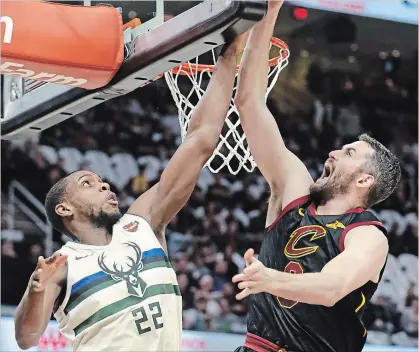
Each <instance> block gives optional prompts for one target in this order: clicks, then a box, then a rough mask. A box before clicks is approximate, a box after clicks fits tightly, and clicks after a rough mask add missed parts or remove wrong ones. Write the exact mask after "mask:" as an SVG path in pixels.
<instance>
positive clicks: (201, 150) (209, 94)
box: [128, 36, 245, 244]
mask: <svg viewBox="0 0 419 352" xmlns="http://www.w3.org/2000/svg"><path fill="white" fill-rule="evenodd" d="M244 43H245V38H244V37H243V36H241V37H238V38H237V39H236V40H235V41H234V42H233V43H232V44H231V45H230V46H229V47H228V48H227V50H226V51H225V52H224V54H223V55H222V56H220V57H219V59H218V62H217V65H216V68H215V72H214V73H213V75H212V78H211V81H210V83H209V84H208V87H207V90H206V92H205V95H204V96H203V97H202V98H201V100H200V102H199V103H198V105H197V107H196V109H195V111H194V113H193V116H192V118H191V121H190V124H189V129H188V134H187V136H186V138H185V140H184V141H183V143H182V144H181V145H180V146H179V148H178V149H177V151H176V152H175V154H174V155H173V157H172V158H171V160H170V161H169V163H168V165H167V166H166V168H165V170H164V172H163V174H162V176H161V178H160V182H159V183H158V184H157V185H155V186H154V187H153V188H152V189H150V190H149V191H148V192H146V193H145V194H144V195H142V196H141V197H140V198H139V199H138V200H137V201H136V202H135V203H134V204H133V205H132V206H131V208H130V209H129V210H128V212H129V213H131V214H137V215H140V216H144V217H146V218H148V219H149V220H150V221H151V225H152V227H153V229H154V231H155V233H156V235H157V236H159V235H161V234H163V230H164V228H165V226H166V225H167V224H168V223H169V222H170V221H171V220H172V219H173V217H174V216H175V215H176V214H177V213H178V212H179V211H180V210H181V209H182V207H183V206H184V205H185V203H186V202H187V200H188V199H189V197H190V195H191V193H192V191H193V189H194V187H195V185H196V182H197V180H198V177H199V174H200V172H201V169H202V167H203V166H204V165H205V163H206V162H207V161H208V159H209V158H210V156H211V155H212V153H213V151H214V149H215V147H216V145H217V142H218V139H219V136H220V133H221V129H222V126H223V124H224V120H225V118H226V116H227V111H228V108H229V104H230V101H231V98H232V93H233V84H234V77H235V67H236V64H237V55H238V53H240V51H241V50H242V48H243V45H244ZM159 239H160V242H162V241H164V236H161V238H159ZM162 244H163V243H162Z"/></svg>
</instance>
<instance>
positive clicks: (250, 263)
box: [233, 249, 272, 300]
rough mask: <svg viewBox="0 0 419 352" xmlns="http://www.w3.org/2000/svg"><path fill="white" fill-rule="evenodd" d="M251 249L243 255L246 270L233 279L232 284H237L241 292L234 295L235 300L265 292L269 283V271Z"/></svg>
mask: <svg viewBox="0 0 419 352" xmlns="http://www.w3.org/2000/svg"><path fill="white" fill-rule="evenodd" d="M254 253H255V252H254V250H253V249H248V250H247V251H246V253H245V254H244V259H245V260H246V268H245V269H244V270H243V273H242V274H238V275H235V276H234V277H233V282H234V283H237V282H238V283H239V285H238V287H239V288H240V289H241V290H242V291H241V292H240V293H238V294H237V295H236V299H238V300H241V299H243V298H245V297H247V296H249V295H251V294H255V293H260V292H267V289H268V287H269V283H270V282H271V280H272V279H271V277H270V269H268V268H266V267H265V266H264V265H263V264H262V263H261V262H260V261H259V260H257V259H256V258H255V257H254V256H253V255H254Z"/></svg>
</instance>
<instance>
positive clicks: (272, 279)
mask: <svg viewBox="0 0 419 352" xmlns="http://www.w3.org/2000/svg"><path fill="white" fill-rule="evenodd" d="M266 269H267V277H268V282H267V287H266V288H265V291H266V292H267V293H270V294H271V295H276V293H275V292H276V291H277V290H278V286H280V284H279V281H280V280H281V277H280V274H281V272H279V271H277V270H275V269H271V268H266Z"/></svg>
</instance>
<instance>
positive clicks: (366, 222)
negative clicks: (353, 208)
mask: <svg viewBox="0 0 419 352" xmlns="http://www.w3.org/2000/svg"><path fill="white" fill-rule="evenodd" d="M360 226H373V227H376V228H377V229H379V230H380V231H381V232H383V233H384V234H386V233H387V232H386V229H385V227H384V225H383V223H382V222H381V220H380V218H379V217H378V215H377V214H376V213H375V212H374V211H373V210H371V209H361V208H360V209H359V211H357V212H355V213H353V214H352V216H351V218H350V221H349V223H348V227H349V230H350V229H352V228H356V227H360Z"/></svg>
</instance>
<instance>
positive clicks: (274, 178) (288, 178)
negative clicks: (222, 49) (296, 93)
mask: <svg viewBox="0 0 419 352" xmlns="http://www.w3.org/2000/svg"><path fill="white" fill-rule="evenodd" d="M282 3H283V1H273V0H272V1H270V2H269V9H268V12H267V15H266V16H265V18H264V19H263V20H262V21H261V22H259V23H258V24H257V25H256V26H255V27H253V29H252V31H251V33H250V38H249V42H248V43H247V45H246V49H245V52H244V55H243V58H242V61H241V63H240V66H241V67H240V74H239V83H238V89H237V95H236V98H235V103H236V106H237V109H238V111H239V114H240V120H241V123H242V126H243V130H244V132H245V134H246V138H247V141H248V143H249V147H250V151H251V153H252V155H253V157H254V159H255V162H256V164H257V165H258V167H259V170H260V172H261V173H262V175H263V176H264V177H265V179H266V181H267V182H268V183H269V185H270V188H271V199H270V201H269V208H268V216H267V219H266V225H270V224H271V223H272V222H273V221H274V220H275V219H276V217H277V216H278V215H279V213H280V211H281V209H282V208H284V207H285V206H286V205H288V204H289V203H290V202H292V201H293V200H295V199H296V198H299V197H302V196H304V195H307V194H308V193H309V187H310V185H311V184H312V183H313V180H312V178H311V176H310V174H309V173H308V171H307V169H306V167H305V166H304V165H303V163H302V162H301V161H300V160H299V159H298V158H297V157H296V156H295V155H294V154H293V153H291V152H290V151H289V150H288V149H287V148H286V146H285V144H284V141H283V140H282V137H281V134H280V132H279V129H278V126H277V123H276V121H275V119H274V117H273V116H272V114H271V113H270V111H269V110H268V108H267V106H266V102H265V93H266V88H267V84H268V69H269V68H268V59H269V45H270V39H271V37H272V34H273V29H274V26H275V22H276V19H277V17H278V12H279V10H280V8H281V6H282Z"/></svg>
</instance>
